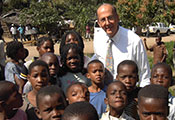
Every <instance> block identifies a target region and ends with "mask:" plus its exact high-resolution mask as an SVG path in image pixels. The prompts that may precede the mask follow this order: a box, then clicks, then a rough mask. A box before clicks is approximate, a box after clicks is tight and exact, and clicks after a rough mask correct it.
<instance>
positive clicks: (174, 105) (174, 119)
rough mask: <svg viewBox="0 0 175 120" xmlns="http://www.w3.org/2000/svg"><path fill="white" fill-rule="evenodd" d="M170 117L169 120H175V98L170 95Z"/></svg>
mask: <svg viewBox="0 0 175 120" xmlns="http://www.w3.org/2000/svg"><path fill="white" fill-rule="evenodd" d="M168 101H169V104H168V106H169V115H168V120H175V97H174V96H172V95H171V94H169V100H168Z"/></svg>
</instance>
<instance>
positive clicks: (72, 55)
mask: <svg viewBox="0 0 175 120" xmlns="http://www.w3.org/2000/svg"><path fill="white" fill-rule="evenodd" d="M83 58H84V54H83V51H82V50H81V49H80V47H78V46H77V45H76V44H73V43H71V44H67V45H65V46H64V47H63V50H62V53H61V64H62V71H63V72H64V73H63V75H62V76H61V77H60V80H61V88H62V90H63V91H64V93H66V89H67V87H68V86H69V85H70V84H72V83H75V82H82V83H85V84H86V85H89V84H90V83H89V80H88V79H87V78H86V77H85V76H84V75H83V74H82V73H83V66H84V59H83Z"/></svg>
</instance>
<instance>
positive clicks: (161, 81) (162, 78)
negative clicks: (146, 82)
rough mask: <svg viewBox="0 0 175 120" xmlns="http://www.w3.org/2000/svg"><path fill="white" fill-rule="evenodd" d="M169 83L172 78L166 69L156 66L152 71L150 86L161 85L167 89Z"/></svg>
mask: <svg viewBox="0 0 175 120" xmlns="http://www.w3.org/2000/svg"><path fill="white" fill-rule="evenodd" d="M171 81H172V76H171V75H170V73H169V71H168V69H167V68H166V67H164V66H157V67H156V68H154V69H153V71H152V74H151V84H157V85H161V86H163V87H165V88H167V89H168V88H169V87H170V85H171Z"/></svg>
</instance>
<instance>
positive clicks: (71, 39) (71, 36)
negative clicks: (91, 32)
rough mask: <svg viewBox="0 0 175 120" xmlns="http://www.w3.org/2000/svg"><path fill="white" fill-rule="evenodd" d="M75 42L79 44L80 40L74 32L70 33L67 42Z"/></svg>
mask: <svg viewBox="0 0 175 120" xmlns="http://www.w3.org/2000/svg"><path fill="white" fill-rule="evenodd" d="M70 43H75V44H78V40H77V39H76V36H75V35H74V34H68V35H67V36H66V41H65V44H70Z"/></svg>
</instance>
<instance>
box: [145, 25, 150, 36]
mask: <svg viewBox="0 0 175 120" xmlns="http://www.w3.org/2000/svg"><path fill="white" fill-rule="evenodd" d="M149 34H150V31H149V25H146V37H147V38H149Z"/></svg>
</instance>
